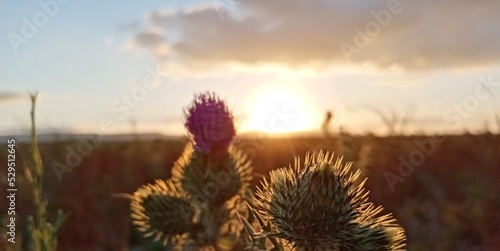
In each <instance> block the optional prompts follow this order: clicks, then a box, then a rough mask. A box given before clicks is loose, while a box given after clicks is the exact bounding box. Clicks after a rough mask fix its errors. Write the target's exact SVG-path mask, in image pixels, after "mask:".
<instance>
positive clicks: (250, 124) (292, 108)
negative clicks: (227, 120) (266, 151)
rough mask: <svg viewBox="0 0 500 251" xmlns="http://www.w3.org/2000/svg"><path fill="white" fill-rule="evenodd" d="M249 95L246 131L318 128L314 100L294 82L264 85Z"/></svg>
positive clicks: (307, 129)
mask: <svg viewBox="0 0 500 251" xmlns="http://www.w3.org/2000/svg"><path fill="white" fill-rule="evenodd" d="M249 96H250V97H249V99H248V101H247V105H246V107H247V111H248V113H247V116H245V117H246V120H245V121H246V122H245V123H243V128H242V129H243V131H264V132H267V133H273V134H282V133H291V132H300V131H310V130H314V129H316V128H318V127H319V124H318V119H317V114H316V113H315V111H314V109H312V107H311V102H310V101H309V100H308V98H307V97H306V96H305V94H304V91H303V90H300V89H299V88H294V87H293V86H292V85H272V86H263V87H262V88H260V89H257V90H255V91H254V92H253V93H251V94H250V95H249Z"/></svg>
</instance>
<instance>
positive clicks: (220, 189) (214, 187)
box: [172, 144, 252, 205]
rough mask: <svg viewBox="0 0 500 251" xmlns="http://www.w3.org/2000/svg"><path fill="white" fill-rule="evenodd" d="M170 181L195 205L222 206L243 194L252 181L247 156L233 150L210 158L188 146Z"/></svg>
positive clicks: (173, 169) (177, 162) (173, 170)
mask: <svg viewBox="0 0 500 251" xmlns="http://www.w3.org/2000/svg"><path fill="white" fill-rule="evenodd" d="M172 179H173V180H174V182H175V183H176V184H180V186H181V187H182V189H183V190H184V191H186V193H187V194H188V195H189V196H190V197H191V198H192V199H194V201H196V202H199V203H205V202H206V203H209V204H211V205H222V204H224V203H225V202H226V201H228V200H230V199H231V198H233V197H234V196H236V195H238V194H239V195H243V194H244V193H245V191H246V190H247V189H248V186H249V185H250V181H251V179H252V167H251V163H250V161H248V160H247V159H246V156H244V155H243V154H242V153H241V152H239V151H237V150H236V149H234V148H231V149H229V151H228V152H227V153H225V154H224V155H222V156H218V157H217V158H211V156H209V155H205V154H203V153H200V152H198V151H195V150H194V149H193V145H192V144H188V145H187V146H186V148H185V149H184V153H183V154H182V156H181V157H180V158H179V159H178V160H177V161H176V162H175V163H174V166H173V168H172Z"/></svg>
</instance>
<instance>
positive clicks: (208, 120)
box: [185, 92, 236, 154]
mask: <svg viewBox="0 0 500 251" xmlns="http://www.w3.org/2000/svg"><path fill="white" fill-rule="evenodd" d="M185 126H186V128H187V129H188V130H189V132H190V133H191V135H192V136H193V140H194V143H195V146H194V147H195V149H196V150H198V151H200V152H203V153H205V154H210V153H214V152H218V151H220V150H226V149H227V148H228V147H229V145H231V143H232V142H233V139H234V137H235V136H236V129H235V127H234V121H233V115H232V114H231V112H230V111H229V109H228V108H227V106H226V104H225V102H224V101H223V100H221V99H219V97H217V95H216V94H215V93H211V92H205V93H201V94H199V95H196V96H195V100H194V102H193V103H192V105H191V106H190V107H188V109H187V110H186V122H185Z"/></svg>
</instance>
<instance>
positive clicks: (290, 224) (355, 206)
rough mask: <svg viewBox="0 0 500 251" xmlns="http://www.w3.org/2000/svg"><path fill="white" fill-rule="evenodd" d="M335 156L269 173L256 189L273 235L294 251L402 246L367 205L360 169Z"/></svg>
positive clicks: (389, 222) (391, 225) (400, 237)
mask: <svg viewBox="0 0 500 251" xmlns="http://www.w3.org/2000/svg"><path fill="white" fill-rule="evenodd" d="M351 165H352V163H348V164H346V165H343V164H342V159H337V160H336V161H334V160H333V155H329V154H328V153H326V154H323V153H322V152H320V153H319V154H318V155H317V156H315V154H312V155H308V156H306V159H305V161H304V163H303V165H302V164H301V163H300V159H299V158H296V160H295V166H294V167H293V168H292V167H289V168H281V169H278V170H275V171H272V172H271V173H270V181H269V182H268V181H267V180H265V181H264V182H263V188H262V189H258V191H257V199H258V205H259V210H258V211H259V213H260V214H261V215H262V217H263V218H265V219H267V220H268V221H269V222H271V224H272V225H273V227H274V229H275V231H276V233H272V234H273V236H276V237H278V238H282V239H285V240H287V241H289V242H290V243H291V244H292V245H293V246H295V247H297V248H298V250H333V251H340V250H351V251H368V250H370V251H388V250H399V249H401V248H402V247H404V244H403V241H404V233H403V230H402V228H399V227H398V225H397V224H396V223H395V220H394V219H393V218H392V216H390V215H383V216H378V214H379V213H380V212H381V210H382V208H381V207H376V208H375V207H374V206H373V204H372V203H370V202H368V197H367V194H368V192H365V190H364V188H363V185H364V181H363V182H360V183H359V184H358V183H357V179H358V176H359V174H360V172H359V171H357V172H354V173H351V172H349V169H350V167H351Z"/></svg>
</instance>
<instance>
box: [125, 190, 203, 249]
mask: <svg viewBox="0 0 500 251" xmlns="http://www.w3.org/2000/svg"><path fill="white" fill-rule="evenodd" d="M131 208H132V219H133V223H134V224H135V225H136V226H137V227H138V229H139V231H141V232H143V233H144V236H146V237H154V238H155V240H162V241H163V242H164V243H166V242H167V241H169V240H170V239H171V238H172V237H174V236H177V235H181V234H184V233H186V232H188V231H189V230H190V229H191V228H192V227H193V223H192V221H193V217H194V215H195V210H194V208H193V207H192V206H191V204H190V202H189V201H187V200H186V196H184V195H183V193H182V192H181V191H178V189H177V188H176V187H175V185H174V184H173V183H172V181H170V180H168V181H166V182H165V181H163V180H156V182H155V183H154V184H148V185H145V186H142V187H141V188H139V189H138V190H137V191H136V192H135V193H134V194H133V198H132V202H131Z"/></svg>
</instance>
